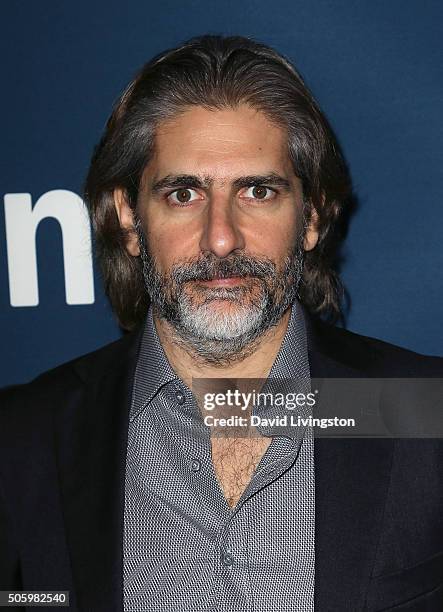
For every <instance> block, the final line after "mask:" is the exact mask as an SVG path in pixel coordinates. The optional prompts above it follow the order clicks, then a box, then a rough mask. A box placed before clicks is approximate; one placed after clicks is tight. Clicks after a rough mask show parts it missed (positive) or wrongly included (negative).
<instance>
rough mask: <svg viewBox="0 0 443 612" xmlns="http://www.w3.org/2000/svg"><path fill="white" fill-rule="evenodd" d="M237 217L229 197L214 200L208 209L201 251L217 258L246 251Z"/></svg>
mask: <svg viewBox="0 0 443 612" xmlns="http://www.w3.org/2000/svg"><path fill="white" fill-rule="evenodd" d="M236 217H237V215H236V211H235V210H234V209H233V206H232V203H231V201H230V198H229V197H227V196H222V197H220V196H219V197H214V198H212V199H211V201H210V203H209V205H208V207H207V209H206V215H205V219H204V227H203V231H202V235H201V239H200V249H201V250H202V251H203V252H206V251H211V252H212V253H213V254H214V255H217V257H227V256H228V255H229V254H230V253H231V252H232V251H235V250H237V249H244V247H245V241H244V237H243V234H242V232H241V230H240V228H239V225H238V219H237V218H236Z"/></svg>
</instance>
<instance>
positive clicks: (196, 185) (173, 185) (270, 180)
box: [151, 172, 291, 194]
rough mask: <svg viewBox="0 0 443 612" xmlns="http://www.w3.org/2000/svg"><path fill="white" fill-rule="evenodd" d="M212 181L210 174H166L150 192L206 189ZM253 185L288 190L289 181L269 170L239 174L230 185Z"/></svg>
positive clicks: (238, 187)
mask: <svg viewBox="0 0 443 612" xmlns="http://www.w3.org/2000/svg"><path fill="white" fill-rule="evenodd" d="M213 183H214V179H213V178H211V177H210V176H204V177H201V176H196V175H194V174H168V175H167V176H165V177H163V178H161V179H159V180H158V181H156V182H155V183H154V184H153V185H152V188H151V191H152V193H154V194H155V193H159V192H160V191H163V190H164V189H179V188H180V187H191V188H192V189H208V188H209V187H211V186H212V185H213ZM255 185H269V186H275V187H282V188H283V189H285V190H287V191H289V190H290V188H291V183H290V182H289V181H288V179H286V178H284V177H283V176H280V175H279V174H276V173H275V172H270V173H269V174H257V175H249V176H240V177H238V178H236V179H234V180H233V181H232V186H233V187H234V188H235V189H241V188H243V187H253V186H255Z"/></svg>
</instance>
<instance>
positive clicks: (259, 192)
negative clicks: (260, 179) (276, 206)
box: [252, 185, 268, 200]
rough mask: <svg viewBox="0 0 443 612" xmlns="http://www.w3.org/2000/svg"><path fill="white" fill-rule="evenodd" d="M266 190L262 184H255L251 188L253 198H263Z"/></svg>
mask: <svg viewBox="0 0 443 612" xmlns="http://www.w3.org/2000/svg"><path fill="white" fill-rule="evenodd" d="M267 192H268V188H267V187H263V186H262V185H256V186H255V187H253V188H252V195H253V196H254V198H257V200H263V198H265V197H266V195H267Z"/></svg>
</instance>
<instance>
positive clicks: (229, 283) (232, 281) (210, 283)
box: [197, 276, 246, 287]
mask: <svg viewBox="0 0 443 612" xmlns="http://www.w3.org/2000/svg"><path fill="white" fill-rule="evenodd" d="M245 280H246V279H245V278H242V277H241V276H229V277H228V278H214V279H212V280H205V281H204V280H199V281H197V282H198V284H199V285H204V286H205V287H234V286H235V285H241V284H243V283H244V282H245Z"/></svg>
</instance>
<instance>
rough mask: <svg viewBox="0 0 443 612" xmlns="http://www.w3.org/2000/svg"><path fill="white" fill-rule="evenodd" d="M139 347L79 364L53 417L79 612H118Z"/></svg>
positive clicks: (124, 344) (135, 338) (133, 338)
mask: <svg viewBox="0 0 443 612" xmlns="http://www.w3.org/2000/svg"><path fill="white" fill-rule="evenodd" d="M139 341H140V334H139V333H133V334H129V336H127V337H126V338H124V339H122V340H120V341H119V342H117V343H115V344H114V345H111V349H105V351H104V352H103V353H102V355H101V357H102V358H100V357H99V358H98V359H96V360H95V361H94V362H91V363H89V362H88V361H87V360H85V361H83V362H82V361H81V360H80V361H79V362H78V363H79V365H78V368H77V369H78V374H79V376H80V377H81V378H82V379H83V383H82V385H81V386H79V388H77V389H76V390H75V391H73V393H72V394H71V395H70V396H69V398H68V400H67V402H66V404H65V405H64V406H63V407H61V409H60V410H59V411H57V416H56V440H57V453H58V469H59V477H60V486H61V495H62V505H63V509H64V520H65V526H66V534H67V540H68V548H69V552H70V556H71V565H72V574H73V583H74V587H75V593H74V599H75V601H76V602H77V605H78V609H79V610H94V611H102V610H103V611H106V612H114V611H115V612H117V611H118V612H120V611H121V610H122V609H123V588H122V577H123V559H122V550H123V542H122V539H123V516H124V483H125V464H126V443H127V431H128V414H129V407H130V401H131V392H132V379H133V373H134V368H135V364H136V356H137V351H138V345H139ZM112 347H113V348H112ZM88 363H89V365H87V364H88Z"/></svg>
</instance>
